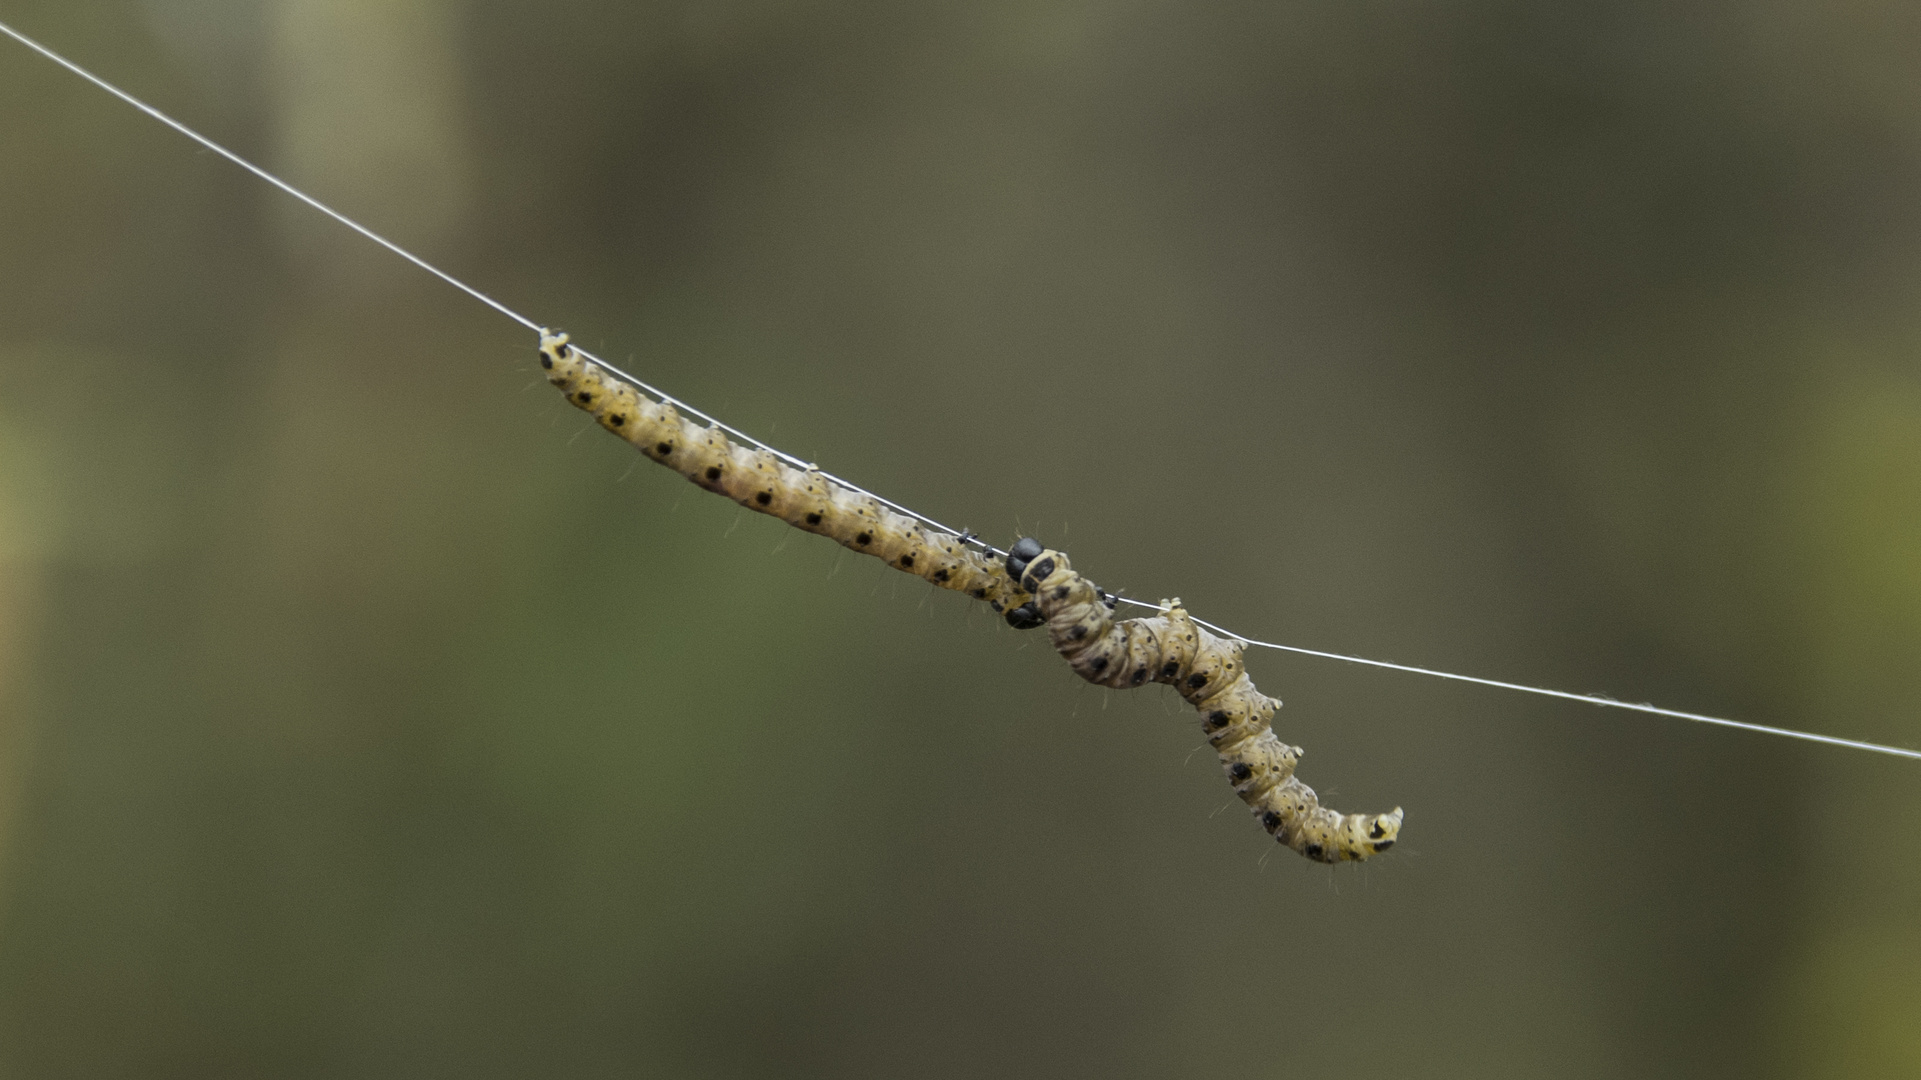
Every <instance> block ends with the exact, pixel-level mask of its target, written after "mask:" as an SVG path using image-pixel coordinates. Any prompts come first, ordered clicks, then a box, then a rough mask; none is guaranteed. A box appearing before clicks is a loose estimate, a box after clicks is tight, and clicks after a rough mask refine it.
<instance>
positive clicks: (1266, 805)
mask: <svg viewBox="0 0 1921 1080" xmlns="http://www.w3.org/2000/svg"><path fill="white" fill-rule="evenodd" d="M540 366H541V367H542V368H544V369H545V370H546V373H547V381H548V382H551V383H552V384H554V386H556V387H558V388H559V389H560V390H561V392H562V393H564V394H565V395H566V396H567V401H568V402H569V403H570V404H572V405H574V406H575V407H577V408H579V409H581V410H583V411H585V412H586V413H588V414H589V415H591V416H592V417H593V418H594V419H595V420H596V421H598V422H599V424H600V426H601V427H603V428H606V429H607V430H608V431H610V432H612V433H614V434H615V435H618V436H619V437H621V438H622V439H625V440H626V441H627V442H629V443H632V444H633V445H634V446H635V447H636V448H637V449H639V450H640V452H641V453H643V454H645V455H647V456H648V457H650V458H652V459H654V460H655V461H658V462H660V463H661V464H662V465H665V466H667V467H668V468H670V469H673V470H674V471H675V472H677V473H679V474H681V475H682V476H684V477H686V478H687V479H688V480H690V481H692V482H693V483H695V484H697V485H699V486H700V487H703V488H705V489H707V490H708V491H712V492H716V493H718V494H721V495H725V496H727V497H728V498H730V499H732V500H734V501H735V502H737V503H739V504H740V505H742V506H744V507H746V508H747V509H749V510H753V511H756V512H758V513H763V514H769V515H772V516H773V517H777V518H780V519H781V520H782V521H785V522H787V523H788V524H789V525H792V526H794V527H795V528H797V529H803V530H805V531H807V532H811V533H816V534H818V535H821V536H825V537H828V538H830V539H832V540H835V541H837V542H838V543H840V544H841V545H843V546H845V547H847V548H850V549H852V550H854V551H858V552H860V553H862V554H865V555H873V556H875V557H876V558H879V559H881V560H882V561H884V562H886V563H887V564H888V565H889V566H892V567H894V568H895V569H897V570H901V571H904V572H906V573H910V574H913V575H915V576H917V577H919V578H921V579H922V580H924V581H927V582H930V583H932V584H934V585H938V586H940V587H941V588H944V589H953V590H955V591H958V592H964V593H966V594H968V595H969V596H972V597H973V598H975V599H976V600H981V601H984V602H986V603H987V604H988V605H990V606H991V607H993V609H994V610H995V611H997V612H999V613H1001V615H1002V616H1003V617H1004V618H1006V620H1007V622H1008V624H1009V625H1011V626H1013V627H1015V628H1016V629H1021V630H1030V629H1035V628H1037V627H1040V626H1043V625H1044V626H1046V627H1047V630H1048V635H1049V637H1050V638H1051V639H1052V641H1053V644H1054V647H1055V649H1056V651H1058V652H1059V653H1060V654H1061V655H1062V656H1063V657H1064V658H1066V660H1067V662H1068V664H1069V665H1070V666H1072V667H1073V669H1074V670H1075V671H1076V672H1077V673H1079V674H1080V676H1081V677H1082V678H1084V679H1087V680H1088V681H1089V682H1093V683H1096V684H1099V685H1101V686H1108V687H1113V688H1117V689H1131V688H1134V687H1138V686H1142V685H1144V684H1146V683H1148V682H1156V683H1167V684H1170V685H1172V686H1174V687H1175V689H1176V690H1178V691H1179V692H1180V694H1181V696H1182V697H1184V698H1186V699H1187V701H1188V703H1189V704H1191V705H1193V706H1194V707H1195V708H1196V709H1198V710H1199V711H1200V713H1201V717H1202V720H1201V727H1202V729H1203V731H1205V732H1206V734H1207V737H1208V741H1209V742H1210V743H1211V744H1212V745H1213V746H1214V748H1215V750H1216V751H1218V752H1219V754H1220V759H1221V767H1222V769H1223V770H1224V771H1225V772H1226V773H1227V778H1228V782H1229V783H1230V784H1232V785H1233V787H1234V790H1235V792H1236V794H1238V795H1239V796H1240V797H1241V799H1242V800H1243V801H1245V802H1246V803H1247V804H1248V806H1249V808H1250V809H1251V810H1252V811H1253V813H1254V815H1255V816H1256V817H1257V818H1259V819H1260V821H1261V824H1262V825H1263V826H1265V827H1266V829H1267V831H1268V832H1270V833H1272V834H1273V836H1274V838H1275V839H1276V840H1277V841H1279V842H1280V843H1281V844H1283V845H1285V846H1287V847H1289V848H1292V849H1293V850H1295V851H1297V852H1299V853H1301V854H1302V855H1305V856H1307V857H1308V858H1310V859H1315V860H1317V861H1320V862H1327V863H1336V862H1352V861H1359V860H1361V859H1365V858H1368V857H1369V856H1371V855H1374V854H1376V853H1379V852H1382V851H1386V850H1387V849H1388V848H1390V847H1392V846H1394V842H1395V839H1396V838H1397V837H1398V836H1399V833H1400V828H1401V811H1400V809H1399V808H1398V807H1397V808H1396V809H1394V810H1393V811H1392V812H1391V813H1387V814H1373V815H1363V814H1345V815H1343V814H1340V813H1337V812H1335V811H1333V810H1330V809H1327V808H1326V807H1323V806H1321V805H1320V801H1319V799H1318V798H1316V797H1315V794H1314V789H1312V788H1310V787H1308V786H1307V785H1306V784H1303V783H1301V781H1300V779H1299V778H1298V777H1296V776H1295V775H1294V767H1295V765H1296V764H1297V763H1299V761H1300V759H1301V754H1302V751H1301V750H1300V748H1298V747H1293V746H1288V745H1287V744H1285V743H1283V742H1281V741H1280V739H1279V738H1278V737H1276V736H1275V734H1274V730H1273V728H1272V726H1271V721H1272V719H1273V716H1274V711H1275V710H1276V709H1278V708H1279V707H1280V704H1281V703H1280V702H1279V701H1276V700H1275V699H1273V698H1270V697H1268V696H1266V695H1264V694H1262V693H1261V692H1260V691H1258V690H1256V689H1255V688H1254V683H1253V682H1252V680H1250V679H1249V678H1248V676H1247V671H1246V668H1245V665H1243V663H1242V662H1241V649H1242V645H1241V643H1240V642H1238V641H1233V640H1230V639H1227V638H1220V637H1216V636H1214V635H1213V634H1210V633H1208V632H1207V631H1206V630H1204V629H1202V628H1201V627H1200V626H1199V625H1197V624H1196V623H1195V622H1194V620H1193V619H1192V618H1191V617H1189V615H1188V614H1187V612H1186V611H1185V610H1184V609H1183V608H1182V607H1181V605H1180V601H1178V600H1170V601H1164V602H1163V603H1162V605H1161V611H1160V614H1158V615H1155V616H1152V617H1150V618H1142V619H1127V620H1124V621H1121V622H1116V621H1115V620H1114V619H1113V617H1112V608H1113V606H1114V605H1115V603H1116V600H1115V598H1114V597H1113V596H1111V595H1109V594H1108V593H1106V592H1105V591H1103V590H1102V589H1100V588H1098V587H1097V586H1095V585H1094V584H1093V583H1092V582H1090V581H1088V580H1087V579H1086V578H1084V577H1082V576H1081V575H1080V574H1078V573H1076V572H1075V571H1074V569H1073V567H1072V565H1071V564H1070V563H1069V562H1068V560H1067V556H1066V555H1065V554H1063V553H1061V552H1059V551H1053V550H1048V549H1044V548H1043V547H1042V546H1041V544H1040V542H1039V541H1037V540H1034V539H1031V538H1027V539H1022V540H1020V541H1018V542H1017V543H1015V544H1014V545H1013V547H1012V548H1010V549H1009V551H1008V553H1007V554H1006V556H1005V557H1004V558H1002V557H999V553H998V552H995V551H993V550H992V549H991V548H985V546H984V545H982V546H980V547H976V546H975V545H974V543H972V542H971V541H970V539H969V537H968V536H967V535H965V534H963V535H959V536H957V535H954V534H951V533H946V532H941V531H938V530H929V529H928V528H926V527H925V526H924V525H923V524H922V523H921V522H919V521H917V520H915V519H914V518H912V517H909V516H907V515H904V514H899V513H896V512H894V511H893V510H892V509H890V508H888V507H887V506H885V505H883V504H882V503H881V502H880V501H879V500H878V499H876V498H874V497H873V496H872V495H869V494H867V493H865V492H860V491H856V490H853V489H851V488H848V487H846V486H844V485H842V484H838V483H836V482H834V481H833V480H831V479H829V478H828V477H826V476H824V475H822V474H821V473H820V472H819V471H818V470H817V469H813V468H796V467H794V466H793V465H790V464H788V463H787V462H786V461H783V460H782V459H781V458H779V457H778V456H776V455H775V454H774V453H772V452H771V451H768V450H765V449H757V448H753V447H747V446H742V445H740V444H739V443H736V442H734V441H733V440H732V439H730V438H729V437H728V436H727V433H726V432H725V431H723V430H722V429H721V428H720V427H719V426H718V425H714V426H706V425H702V424H701V423H700V422H699V421H697V420H695V419H693V418H691V417H687V416H684V415H682V414H681V412H680V411H679V410H678V409H676V408H675V407H674V405H673V403H671V402H668V401H654V400H651V399H649V398H648V397H647V396H646V395H644V394H642V393H641V392H640V391H639V390H637V389H636V388H634V387H632V386H630V385H628V384H627V383H626V382H624V381H622V380H620V379H618V378H615V377H613V376H612V375H611V374H610V373H609V372H608V371H606V370H605V369H604V368H602V367H601V366H600V365H599V364H596V363H594V362H593V361H591V360H589V359H587V358H586V357H585V356H583V355H582V354H581V353H580V351H579V350H578V349H575V348H574V347H573V346H571V345H569V344H568V337H567V335H566V334H564V333H560V332H558V331H555V330H551V329H546V328H543V329H542V330H541V331H540Z"/></svg>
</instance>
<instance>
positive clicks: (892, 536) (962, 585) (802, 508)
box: [540, 329, 1040, 630]
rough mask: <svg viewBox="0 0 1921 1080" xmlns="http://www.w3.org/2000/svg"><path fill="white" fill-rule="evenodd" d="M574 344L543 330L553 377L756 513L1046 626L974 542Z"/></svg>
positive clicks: (638, 439)
mask: <svg viewBox="0 0 1921 1080" xmlns="http://www.w3.org/2000/svg"><path fill="white" fill-rule="evenodd" d="M567 340H568V339H567V335H566V334H564V333H559V332H556V331H553V330H548V329H542V330H541V332H540V366H541V367H542V368H545V369H546V371H547V381H548V382H551V383H553V384H554V385H555V386H557V387H559V388H560V390H561V391H562V392H563V393H565V394H566V395H567V400H568V402H569V403H571V404H573V405H574V406H576V407H577V408H580V409H582V410H584V411H585V412H587V413H588V414H590V415H591V416H593V418H594V419H595V420H597V421H599V422H600V426H601V427H604V428H606V429H607V430H608V431H611V432H613V433H614V434H615V435H618V436H620V437H621V438H623V439H625V440H627V441H628V442H630V443H632V444H633V445H634V447H635V448H636V449H638V450H639V451H640V452H641V453H643V454H645V455H647V456H648V457H650V458H653V459H654V460H655V461H658V462H660V463H661V464H662V465H665V466H667V467H668V468H670V469H672V470H674V471H675V472H677V473H679V474H680V475H682V476H684V477H686V478H687V479H688V480H691V481H693V482H694V483H695V484H697V485H699V486H701V487H703V488H706V489H707V490H708V491H712V492H715V493H717V494H721V495H725V496H727V497H728V498H730V499H732V500H734V501H735V502H737V503H739V504H740V505H742V506H744V507H746V508H747V509H749V510H753V511H756V512H757V513H762V514H769V515H772V516H774V517H777V518H779V519H781V520H782V521H785V522H786V523H787V524H789V525H792V526H793V527H795V528H796V529H803V530H805V531H807V532H810V533H817V534H819V535H821V536H825V537H828V538H830V539H832V540H835V541H838V542H839V543H840V544H842V545H843V546H845V547H847V548H850V549H852V550H854V551H858V552H860V553H861V554H863V555H872V556H874V557H876V558H878V559H880V560H882V561H883V562H885V563H887V565H889V566H892V567H893V568H895V569H896V570H901V571H905V572H906V573H909V574H913V575H915V576H916V577H919V578H921V579H922V580H924V581H927V582H930V583H932V584H934V585H938V586H940V587H941V588H943V589H953V590H954V591H956V592H963V593H966V594H967V595H969V596H971V597H973V598H974V599H976V600H981V601H985V602H986V603H987V604H988V605H989V606H991V607H992V608H993V609H994V610H995V611H997V612H1000V613H1001V614H1002V615H1003V616H1005V617H1006V619H1007V621H1008V623H1009V624H1010V625H1012V626H1014V627H1016V628H1018V629H1023V630H1027V629H1032V628H1034V627H1037V626H1039V625H1040V614H1039V612H1038V610H1037V609H1036V608H1035V607H1034V605H1033V603H1032V602H1031V598H1030V597H1029V596H1028V595H1027V594H1026V593H1025V592H1023V591H1022V590H1021V587H1020V585H1019V584H1018V583H1016V582H1015V581H1013V580H1012V579H1010V578H1009V577H1008V576H1007V575H1006V574H1005V573H1003V572H1002V568H1001V566H1000V564H999V563H998V562H997V561H996V560H995V559H994V557H993V556H992V555H990V554H989V553H987V552H985V551H981V550H977V549H976V548H975V547H973V546H972V545H971V544H970V543H969V542H968V540H967V539H966V538H965V537H963V536H955V535H953V534H951V533H943V532H934V531H930V530H928V529H927V528H926V527H925V526H923V525H922V524H921V523H920V522H918V521H916V520H914V519H913V518H911V517H908V516H906V515H904V514H897V513H895V512H894V511H893V510H891V509H889V508H888V507H886V506H883V505H882V504H881V503H880V501H879V500H878V499H875V498H874V497H873V496H872V495H868V494H866V493H865V492H859V491H854V490H852V489H850V488H847V487H844V486H842V485H840V484H837V483H835V482H833V481H832V480H829V479H828V478H826V477H824V476H822V475H820V473H819V472H818V471H817V470H813V469H797V468H794V467H793V466H791V465H789V464H787V463H786V462H784V461H782V460H781V459H780V458H778V457H776V456H775V455H774V454H773V453H771V452H769V451H767V450H759V449H754V448H752V447H746V446H741V445H740V444H738V443H736V442H734V441H733V440H732V439H730V438H728V437H727V434H726V432H724V431H722V430H721V429H720V428H719V427H705V426H703V425H701V424H700V422H699V421H697V420H694V419H692V418H690V417H686V416H683V415H681V413H680V410H678V409H676V408H674V406H673V405H672V404H671V403H670V402H666V401H652V400H649V399H648V398H647V397H646V396H645V395H643V394H641V393H640V392H639V391H638V390H636V389H634V388H633V387H631V386H629V385H627V384H626V383H625V382H622V381H620V380H619V379H616V378H613V377H611V376H610V375H609V374H608V373H607V372H606V370H605V369H603V368H602V367H601V366H600V365H599V364H596V363H594V362H592V361H591V360H588V359H586V358H585V357H583V356H581V355H580V352H579V350H577V349H575V348H574V347H573V346H571V345H569V344H568V343H567Z"/></svg>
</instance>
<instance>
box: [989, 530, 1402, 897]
mask: <svg viewBox="0 0 1921 1080" xmlns="http://www.w3.org/2000/svg"><path fill="white" fill-rule="evenodd" d="M1007 572H1008V575H1009V576H1010V577H1014V578H1018V579H1020V582H1021V587H1022V588H1024V589H1026V590H1027V591H1028V592H1031V593H1033V594H1034V596H1035V599H1036V602H1037V603H1038V604H1039V606H1040V611H1041V614H1042V616H1044V617H1045V618H1046V620H1047V634H1048V637H1050V638H1052V639H1053V641H1054V648H1055V649H1057V650H1059V652H1060V654H1061V655H1062V656H1063V657H1065V658H1066V659H1067V662H1068V664H1069V665H1071V666H1072V667H1073V668H1074V671H1075V672H1076V673H1077V674H1079V675H1080V677H1081V678H1083V679H1086V680H1087V681H1088V682H1091V683H1095V684H1097V685H1100V686H1107V687H1112V688H1114V689H1117V690H1128V689H1133V688H1134V687H1137V686H1143V685H1145V684H1147V683H1150V682H1156V683H1166V684H1168V685H1170V686H1172V687H1174V688H1175V689H1176V690H1178V691H1179V692H1180V695H1181V696H1182V697H1183V698H1186V699H1187V703H1188V704H1190V705H1192V706H1194V708H1195V709H1196V710H1197V711H1198V712H1199V713H1200V714H1201V730H1202V731H1203V732H1205V733H1206V734H1207V741H1208V742H1209V743H1211V744H1213V746H1214V749H1215V750H1216V751H1218V752H1219V754H1220V757H1221V769H1222V770H1223V771H1224V772H1226V773H1227V780H1228V783H1230V784H1232V785H1234V793H1235V794H1237V795H1239V796H1240V797H1241V801H1243V802H1245V803H1247V805H1248V809H1250V810H1252V811H1253V813H1254V816H1255V817H1256V818H1257V819H1259V820H1260V822H1261V824H1262V826H1264V827H1265V828H1266V829H1267V831H1268V832H1270V833H1273V834H1274V839H1275V840H1277V841H1279V842H1280V843H1282V844H1284V845H1286V846H1288V847H1290V848H1293V849H1294V850H1295V851H1298V852H1300V853H1301V854H1303V855H1305V856H1307V857H1308V858H1310V859H1314V860H1317V861H1319V862H1325V863H1335V862H1358V861H1360V860H1362V859H1365V858H1367V857H1369V856H1370V855H1374V854H1376V853H1378V852H1382V851H1386V850H1387V849H1388V848H1390V847H1393V846H1394V841H1395V839H1396V838H1398V837H1399V835H1400V832H1401V808H1400V807H1398V806H1397V807H1395V808H1394V809H1393V810H1392V811H1390V812H1388V813H1385V814H1341V813H1337V812H1336V811H1334V810H1330V809H1328V808H1327V807H1324V806H1322V805H1321V803H1320V799H1318V798H1317V797H1316V796H1315V794H1314V789H1313V788H1310V787H1308V786H1307V785H1306V784H1303V783H1301V779H1300V777H1298V776H1295V775H1294V766H1295V765H1297V764H1298V763H1299V762H1300V760H1301V753H1302V751H1301V749H1300V748H1299V747H1296V746H1289V745H1287V744H1286V743H1283V742H1281V740H1280V739H1279V738H1277V737H1276V736H1275V734H1274V729H1273V727H1272V726H1271V723H1272V720H1273V718H1274V712H1275V710H1276V709H1279V708H1280V706H1281V703H1280V702H1279V701H1277V700H1275V699H1274V698H1271V697H1268V696H1267V695H1266V694H1263V693H1261V692H1260V691H1259V690H1256V689H1255V688H1254V682H1253V680H1251V679H1249V678H1248V677H1247V669H1246V666H1245V665H1244V664H1242V662H1241V649H1242V646H1241V643H1240V642H1238V641H1232V640H1229V639H1227V638H1220V637H1215V636H1214V635H1213V634H1210V633H1208V632H1207V631H1206V630H1204V629H1202V628H1201V627H1199V626H1197V625H1195V623H1194V620H1193V619H1192V618H1191V617H1190V616H1189V615H1188V614H1187V611H1186V609H1184V608H1182V607H1181V602H1180V601H1179V600H1178V599H1176V600H1163V601H1161V613H1160V614H1159V615H1154V616H1150V617H1148V618H1142V619H1126V620H1123V621H1120V622H1116V621H1115V620H1114V617H1113V614H1112V608H1111V606H1110V603H1109V601H1108V598H1107V595H1106V593H1104V592H1103V591H1102V590H1100V589H1098V588H1096V587H1095V585H1094V583H1093V582H1090V581H1088V580H1087V579H1086V578H1084V577H1082V576H1081V575H1080V574H1078V573H1076V572H1075V571H1074V567H1073V565H1072V564H1071V563H1069V562H1068V560H1067V556H1066V555H1065V554H1064V553H1062V552H1059V551H1052V550H1046V549H1043V548H1042V547H1041V545H1040V542H1039V541H1036V540H1033V539H1022V540H1020V541H1018V542H1016V543H1015V544H1014V546H1013V547H1012V548H1011V549H1010V550H1009V551H1008V554H1007Z"/></svg>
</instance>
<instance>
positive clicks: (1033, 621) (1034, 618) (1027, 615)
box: [1007, 600, 1047, 630]
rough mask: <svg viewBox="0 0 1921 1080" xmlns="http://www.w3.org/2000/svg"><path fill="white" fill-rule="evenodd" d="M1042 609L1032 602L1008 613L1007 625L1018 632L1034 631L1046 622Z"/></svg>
mask: <svg viewBox="0 0 1921 1080" xmlns="http://www.w3.org/2000/svg"><path fill="white" fill-rule="evenodd" d="M1046 621H1047V620H1046V619H1045V618H1043V617H1042V616H1041V609H1040V608H1039V606H1037V605H1036V604H1035V603H1034V602H1033V601H1032V600H1029V601H1028V602H1027V603H1025V604H1022V605H1021V606H1020V607H1017V608H1015V609H1014V610H1012V611H1010V612H1008V613H1007V625H1009V626H1011V627H1013V628H1014V629H1016V630H1032V629H1034V628H1035V627H1036V626H1039V625H1040V624H1042V623H1044V622H1046Z"/></svg>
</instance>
